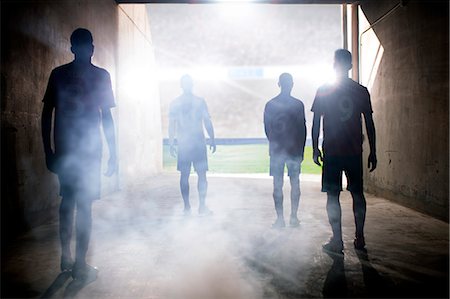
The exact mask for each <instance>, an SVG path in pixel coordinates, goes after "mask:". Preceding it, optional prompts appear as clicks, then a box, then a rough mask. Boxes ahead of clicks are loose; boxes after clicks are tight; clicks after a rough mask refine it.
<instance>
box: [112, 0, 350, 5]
mask: <svg viewBox="0 0 450 299" xmlns="http://www.w3.org/2000/svg"><path fill="white" fill-rule="evenodd" d="M116 2H117V3H118V4H123V3H167V4H178V3H191V4H200V3H223V2H225V1H223V0H219V1H218V0H116ZM233 2H234V3H236V2H246V1H244V0H243V1H236V0H234V1H233ZM354 2H358V1H356V0H256V1H253V2H249V3H268V4H344V3H347V4H351V3H354Z"/></svg>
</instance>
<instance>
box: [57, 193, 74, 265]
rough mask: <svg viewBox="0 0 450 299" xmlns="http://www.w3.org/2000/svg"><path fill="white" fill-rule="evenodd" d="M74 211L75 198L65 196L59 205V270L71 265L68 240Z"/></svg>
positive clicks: (70, 236)
mask: <svg viewBox="0 0 450 299" xmlns="http://www.w3.org/2000/svg"><path fill="white" fill-rule="evenodd" d="M74 211H75V200H74V199H73V198H72V197H70V196H65V197H63V198H62V200H61V204H60V206H59V237H60V240H61V271H64V270H70V269H72V266H73V261H72V254H71V251H70V240H71V239H72V230H73V216H74Z"/></svg>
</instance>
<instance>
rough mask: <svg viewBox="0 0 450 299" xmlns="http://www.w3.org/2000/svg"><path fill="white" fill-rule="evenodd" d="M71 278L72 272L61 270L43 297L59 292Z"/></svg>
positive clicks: (49, 296)
mask: <svg viewBox="0 0 450 299" xmlns="http://www.w3.org/2000/svg"><path fill="white" fill-rule="evenodd" d="M69 278H71V272H69V271H64V272H61V273H60V274H59V275H58V276H57V277H56V278H55V280H54V281H53V282H52V284H51V285H50V286H49V287H48V288H47V290H46V291H45V293H44V294H43V295H42V296H41V298H51V297H52V296H53V295H54V294H55V293H56V292H58V290H59V289H61V288H62V287H63V286H64V285H65V284H66V282H67V280H69Z"/></svg>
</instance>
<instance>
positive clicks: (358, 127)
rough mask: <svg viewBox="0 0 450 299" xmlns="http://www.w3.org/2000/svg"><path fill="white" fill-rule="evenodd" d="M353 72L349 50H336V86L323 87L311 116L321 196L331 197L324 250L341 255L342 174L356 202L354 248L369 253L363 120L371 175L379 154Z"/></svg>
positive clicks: (367, 97)
mask: <svg viewBox="0 0 450 299" xmlns="http://www.w3.org/2000/svg"><path fill="white" fill-rule="evenodd" d="M351 68H352V56H351V53H350V52H349V51H347V50H344V49H340V50H336V51H335V54H334V69H335V72H336V75H337V78H336V83H334V84H332V85H324V86H322V87H320V88H319V89H318V90H317V93H316V97H315V99H314V102H313V105H312V109H311V111H312V112H314V118H313V127H312V142H313V159H314V162H315V163H316V164H317V165H319V166H320V162H323V168H322V192H326V193H327V213H328V220H329V222H330V225H331V229H332V231H333V236H332V238H331V239H330V241H329V242H328V243H327V244H325V245H323V249H324V250H325V251H328V252H332V253H338V254H342V253H343V249H344V246H343V241H342V226H341V205H340V202H339V194H340V192H341V191H342V171H344V172H345V175H346V177H347V181H348V186H347V189H348V190H349V191H350V193H351V195H352V198H353V213H354V218H355V225H356V233H355V239H354V242H353V245H354V247H355V249H357V250H365V245H366V243H365V239H364V222H365V217H366V200H365V198H364V193H363V168H362V143H363V133H362V121H361V114H362V115H363V116H364V120H365V124H366V130H367V136H368V140H369V145H370V154H369V159H368V167H369V168H370V172H372V171H373V170H375V168H376V166H377V157H376V149H375V125H374V122H373V118H372V113H373V112H372V105H371V102H370V95H369V92H368V91H367V88H365V87H364V86H362V85H360V84H358V83H357V82H355V81H353V80H352V79H350V78H349V77H348V72H349V70H350V69H351ZM321 117H323V144H322V148H323V155H322V153H321V151H320V150H319V145H318V143H319V130H320V119H321Z"/></svg>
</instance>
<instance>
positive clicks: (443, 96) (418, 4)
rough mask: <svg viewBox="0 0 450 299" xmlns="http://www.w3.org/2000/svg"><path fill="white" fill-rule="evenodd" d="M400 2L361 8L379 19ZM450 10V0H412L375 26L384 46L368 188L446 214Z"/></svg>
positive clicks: (371, 3) (435, 213)
mask: <svg viewBox="0 0 450 299" xmlns="http://www.w3.org/2000/svg"><path fill="white" fill-rule="evenodd" d="M397 3H399V1H387V0H384V1H361V8H362V10H363V12H364V14H365V16H366V17H367V19H368V20H369V22H370V23H373V22H374V21H375V20H376V19H378V18H379V17H381V16H382V15H383V14H384V13H385V12H387V11H388V10H389V9H390V8H392V7H394V6H395V5H396V4H397ZM448 17H449V7H448V2H447V1H407V5H406V6H404V7H400V8H398V9H397V10H396V11H395V12H394V13H393V14H392V15H390V16H388V17H387V18H385V19H384V20H382V21H381V22H379V23H378V24H377V25H375V26H374V27H373V29H374V31H375V34H376V35H377V37H378V39H379V40H380V43H381V45H382V46H383V48H384V53H383V57H382V59H381V62H380V65H379V67H378V73H377V74H376V77H375V80H374V83H373V87H372V90H371V97H372V105H373V110H374V121H375V126H376V130H377V155H378V168H377V169H376V170H375V172H373V173H370V174H369V173H367V172H366V173H365V182H366V186H367V190H368V191H370V192H373V193H375V194H378V195H381V196H384V197H387V198H389V199H392V200H394V201H397V202H399V203H401V204H404V205H407V206H409V207H413V208H416V209H418V210H421V211H423V212H426V213H428V214H430V215H433V216H435V217H438V218H440V219H443V220H446V221H448V200H449V176H448V171H449V168H448V167H449V151H448V150H449V148H448V146H449V145H448V144H449V139H448V136H449V130H448V128H449V126H448V124H449V110H448V108H449V107H448V101H449V94H448V87H449V81H448V80H449V77H448V72H449V68H448V67H449V64H448V54H449V53H448V38H449V31H448V26H449V18H448ZM361 55H362V57H364V48H362V53H361ZM366 145H367V144H366ZM365 151H366V152H367V153H368V147H367V146H366V148H365Z"/></svg>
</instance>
